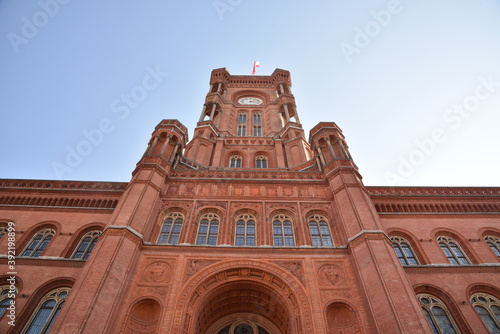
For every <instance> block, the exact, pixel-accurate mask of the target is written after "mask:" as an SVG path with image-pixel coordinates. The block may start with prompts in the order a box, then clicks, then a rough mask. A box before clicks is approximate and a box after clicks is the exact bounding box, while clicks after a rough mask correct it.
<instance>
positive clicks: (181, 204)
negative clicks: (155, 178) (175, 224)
mask: <svg viewBox="0 0 500 334" xmlns="http://www.w3.org/2000/svg"><path fill="white" fill-rule="evenodd" d="M192 205H193V202H191V201H170V200H165V199H164V200H163V207H164V208H170V207H180V208H184V209H186V210H189V209H191V207H192Z"/></svg>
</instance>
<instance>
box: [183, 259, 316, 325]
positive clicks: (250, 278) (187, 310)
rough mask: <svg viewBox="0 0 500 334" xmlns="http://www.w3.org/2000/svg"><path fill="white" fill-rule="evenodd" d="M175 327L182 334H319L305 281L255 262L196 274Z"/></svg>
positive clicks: (223, 265)
mask: <svg viewBox="0 0 500 334" xmlns="http://www.w3.org/2000/svg"><path fill="white" fill-rule="evenodd" d="M174 323H175V324H174V330H175V332H176V333H186V334H187V333H200V334H218V333H220V332H222V330H223V329H224V328H233V329H234V328H235V327H234V326H237V325H238V324H240V323H241V324H246V325H248V326H250V327H252V326H254V328H258V329H262V330H263V331H262V332H263V333H265V332H268V333H269V334H296V333H304V332H313V331H314V329H313V325H312V320H311V310H310V307H309V302H308V298H307V296H306V294H305V293H304V290H303V287H302V285H301V284H300V282H299V280H298V279H297V278H296V277H295V276H293V275H292V274H291V273H290V272H287V271H285V270H284V269H283V268H281V267H280V266H277V265H274V264H269V263H262V262H254V261H241V262H225V263H218V264H214V265H210V266H207V267H206V268H203V270H200V272H198V273H196V274H195V275H194V276H193V277H192V278H191V279H190V280H189V281H188V283H187V284H186V286H185V288H184V289H183V292H182V294H181V298H180V300H179V304H178V308H177V311H176V319H175V320H174ZM231 326H233V327H231ZM257 333H258V332H256V333H255V334H257Z"/></svg>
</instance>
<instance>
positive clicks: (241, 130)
mask: <svg viewBox="0 0 500 334" xmlns="http://www.w3.org/2000/svg"><path fill="white" fill-rule="evenodd" d="M246 135H247V126H246V125H238V133H237V136H238V137H245V136H246Z"/></svg>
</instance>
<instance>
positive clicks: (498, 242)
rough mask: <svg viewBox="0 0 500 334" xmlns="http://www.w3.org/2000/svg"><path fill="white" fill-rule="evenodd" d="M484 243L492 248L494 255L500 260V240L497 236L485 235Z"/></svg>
mask: <svg viewBox="0 0 500 334" xmlns="http://www.w3.org/2000/svg"><path fill="white" fill-rule="evenodd" d="M484 241H485V242H486V244H487V245H488V246H489V247H490V249H491V251H492V252H493V254H495V255H496V256H497V257H498V258H499V259H500V238H499V237H497V236H495V235H490V234H488V235H485V236H484Z"/></svg>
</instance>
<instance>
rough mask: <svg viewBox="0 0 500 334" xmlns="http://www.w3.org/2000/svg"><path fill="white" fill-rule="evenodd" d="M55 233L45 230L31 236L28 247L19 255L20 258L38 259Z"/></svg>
mask: <svg viewBox="0 0 500 334" xmlns="http://www.w3.org/2000/svg"><path fill="white" fill-rule="evenodd" d="M55 234H56V232H55V231H54V230H52V229H45V230H42V231H40V232H38V233H37V234H35V235H34V236H33V238H32V239H31V241H30V242H29V243H28V246H26V248H25V249H24V251H23V252H22V253H21V256H27V257H39V256H40V255H42V253H43V251H44V250H45V248H47V246H48V244H49V242H50V240H52V238H53V237H54V235H55Z"/></svg>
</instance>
